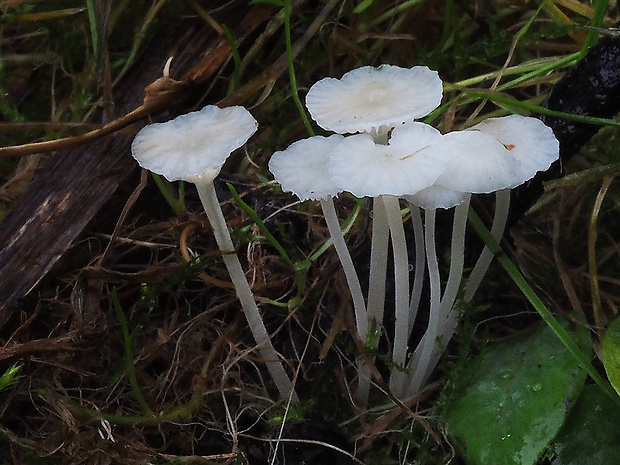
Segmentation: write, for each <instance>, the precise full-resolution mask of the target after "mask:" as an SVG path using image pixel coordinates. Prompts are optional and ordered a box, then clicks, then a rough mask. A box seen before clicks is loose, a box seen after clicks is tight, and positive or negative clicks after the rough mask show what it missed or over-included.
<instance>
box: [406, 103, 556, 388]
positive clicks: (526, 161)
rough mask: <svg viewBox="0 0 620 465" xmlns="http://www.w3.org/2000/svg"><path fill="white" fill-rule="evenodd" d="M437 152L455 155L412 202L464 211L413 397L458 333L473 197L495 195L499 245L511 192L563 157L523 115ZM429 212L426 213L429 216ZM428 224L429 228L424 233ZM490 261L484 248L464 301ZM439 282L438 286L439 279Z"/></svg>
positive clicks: (473, 131) (492, 122)
mask: <svg viewBox="0 0 620 465" xmlns="http://www.w3.org/2000/svg"><path fill="white" fill-rule="evenodd" d="M437 149H438V150H446V151H451V152H454V153H456V155H455V156H454V158H453V159H452V161H451V163H450V165H449V167H448V168H447V169H446V170H445V171H444V173H443V174H442V175H441V176H440V177H439V178H438V179H437V181H436V183H435V185H433V186H431V187H430V188H428V189H426V190H424V191H421V192H419V193H418V194H416V195H414V196H412V197H411V198H410V200H411V201H412V202H414V203H418V204H421V205H423V206H424V207H425V208H427V209H430V208H438V207H441V208H447V207H450V206H451V205H450V203H452V202H454V204H455V205H456V204H459V203H460V205H459V206H458V207H457V209H456V213H455V220H454V225H453V231H452V248H451V257H452V259H451V263H450V271H449V276H448V282H447V284H446V289H445V291H444V294H443V296H442V298H441V301H440V302H439V304H437V302H436V301H435V306H433V305H432V304H431V317H430V321H429V327H428V330H427V332H426V333H425V335H424V337H423V339H422V341H421V342H420V344H419V346H418V348H417V349H416V351H415V352H414V354H413V357H412V358H411V361H410V364H409V367H410V368H411V369H412V376H411V378H410V381H409V393H410V394H411V393H414V392H416V391H417V390H418V389H419V388H420V387H421V386H422V385H423V383H424V382H425V381H426V379H427V378H428V376H429V375H430V372H431V370H432V369H433V368H434V367H435V365H436V364H437V361H438V359H439V356H440V355H441V352H442V350H443V348H444V347H445V346H446V344H447V343H448V341H449V340H450V338H451V337H452V335H453V333H454V331H455V330H456V325H457V313H456V311H455V309H454V302H455V300H456V295H457V292H458V289H459V285H460V281H461V277H462V270H463V254H464V236H465V227H466V218H467V211H466V208H467V206H468V201H469V195H470V194H471V193H490V192H496V205H495V218H494V221H493V226H492V228H491V231H492V234H493V235H494V237H495V239H496V240H499V238H500V237H501V236H502V235H503V230H504V226H505V223H506V219H507V216H508V208H509V204H510V191H509V190H510V189H511V188H514V187H516V186H518V185H520V184H522V183H524V182H525V181H527V180H529V179H531V178H532V177H533V176H534V175H535V174H536V173H537V172H538V171H544V170H546V169H547V168H549V166H550V165H551V164H552V163H553V162H554V161H556V160H557V159H558V157H559V143H558V141H557V139H556V138H555V136H554V135H553V131H552V130H551V129H550V128H549V127H547V126H545V125H544V124H543V123H542V122H541V121H540V120H538V119H535V118H529V117H524V116H519V115H511V116H506V117H502V118H489V119H487V120H484V121H483V122H481V123H479V124H477V125H475V126H473V127H471V128H469V129H467V130H464V131H455V132H452V133H448V134H446V135H444V138H443V140H442V142H441V143H440V144H438V145H437ZM433 194H437V198H436V199H433ZM459 194H460V195H459ZM461 202H462V203H461ZM464 206H465V207H464ZM431 211H432V210H427V214H428V213H429V212H431ZM432 215H434V213H432ZM429 224H430V223H429V222H427V225H426V228H428V227H429ZM426 232H427V236H428V237H429V240H434V238H433V235H432V234H431V232H429V231H428V230H427V231H426ZM432 247H434V245H433V246H432ZM427 249H428V243H427ZM427 254H428V252H427ZM491 259H492V254H491V252H490V251H489V250H488V249H487V248H486V247H485V249H484V250H483V252H482V254H481V256H480V258H479V259H478V262H477V263H476V265H475V266H474V268H473V270H472V272H471V273H470V277H469V280H468V283H467V285H466V286H465V294H464V299H465V301H468V300H470V299H471V298H472V297H473V295H474V293H475V291H476V289H477V288H478V286H479V284H480V282H481V281H482V277H483V276H484V274H485V272H486V270H487V269H488V267H489V264H490V262H491ZM429 260H430V257H429ZM429 268H430V265H429ZM435 281H436V282H438V275H437V276H435ZM432 286H433V283H432V282H431V287H432Z"/></svg>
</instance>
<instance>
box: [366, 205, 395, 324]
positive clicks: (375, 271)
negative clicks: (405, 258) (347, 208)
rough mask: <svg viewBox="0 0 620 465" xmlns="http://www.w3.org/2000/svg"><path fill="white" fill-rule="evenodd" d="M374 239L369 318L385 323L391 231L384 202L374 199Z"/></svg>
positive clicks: (369, 288) (371, 254) (371, 249)
mask: <svg viewBox="0 0 620 465" xmlns="http://www.w3.org/2000/svg"><path fill="white" fill-rule="evenodd" d="M372 205H373V208H372V238H371V243H370V276H369V278H368V318H369V319H370V320H371V321H372V320H373V319H374V320H375V321H376V323H377V325H378V326H381V325H382V323H383V312H384V307H385V280H386V278H387V261H388V243H389V238H390V236H389V235H390V229H389V226H388V220H387V216H386V213H385V207H384V205H383V202H382V201H381V199H379V198H374V199H373V204H372Z"/></svg>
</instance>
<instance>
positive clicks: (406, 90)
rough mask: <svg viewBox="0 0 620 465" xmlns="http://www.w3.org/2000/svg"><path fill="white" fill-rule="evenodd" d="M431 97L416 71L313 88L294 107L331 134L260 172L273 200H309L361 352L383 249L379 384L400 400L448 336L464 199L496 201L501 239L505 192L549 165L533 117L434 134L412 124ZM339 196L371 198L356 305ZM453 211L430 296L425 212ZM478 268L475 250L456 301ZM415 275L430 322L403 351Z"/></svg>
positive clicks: (364, 380)
mask: <svg viewBox="0 0 620 465" xmlns="http://www.w3.org/2000/svg"><path fill="white" fill-rule="evenodd" d="M442 91H443V86H442V81H441V79H440V78H439V76H438V74H437V72H435V71H432V70H430V69H429V68H427V67H423V66H415V67H413V68H409V69H406V68H400V67H397V66H391V65H382V66H380V67H378V68H374V67H370V66H365V67H362V68H358V69H355V70H353V71H350V72H348V73H346V74H345V75H344V76H343V77H342V78H341V79H334V78H325V79H322V80H320V81H318V82H317V83H315V84H314V85H313V86H312V87H311V88H310V90H309V91H308V94H307V97H306V106H307V108H308V111H309V112H310V115H311V116H312V118H313V119H314V120H315V122H316V123H317V124H318V125H319V126H320V127H322V128H323V129H325V130H328V131H332V132H334V133H336V134H334V135H332V136H329V137H323V136H314V137H310V138H308V139H304V140H300V141H297V142H295V143H293V144H292V145H291V146H289V147H288V148H287V149H285V150H283V151H279V152H276V153H274V154H273V156H272V158H271V160H270V163H269V168H270V170H271V172H272V173H273V175H274V177H275V178H276V180H277V181H278V182H279V183H280V184H281V186H282V188H283V190H285V191H288V192H292V193H294V194H295V195H297V196H298V197H299V198H300V199H301V200H320V201H321V205H322V207H323V211H324V214H325V219H326V223H327V225H328V227H329V230H330V234H331V235H332V237H333V239H334V245H335V248H336V251H337V254H338V256H339V258H340V260H341V262H342V265H343V269H344V272H345V276H346V279H347V282H348V284H349V287H350V290H351V295H352V300H353V306H354V311H355V317H356V324H357V331H358V334H359V337H360V338H361V339H362V341H363V342H364V343H367V342H368V341H369V336H370V335H369V328H371V323H373V322H374V324H376V325H378V326H381V325H382V323H383V314H384V301H385V284H386V274H387V260H388V248H389V243H390V242H391V245H392V257H393V268H394V282H395V309H394V313H395V327H394V337H393V346H392V354H391V358H392V362H393V367H395V368H394V369H392V371H391V373H390V380H389V387H390V390H391V391H392V393H393V394H394V395H396V396H399V397H401V398H406V397H407V396H410V395H412V394H414V393H415V392H417V391H418V390H419V389H420V388H421V387H422V386H423V384H424V383H425V382H426V380H427V379H428V376H429V375H430V373H431V371H432V369H433V368H434V366H435V365H436V363H437V361H438V359H439V356H440V354H441V352H442V350H443V348H444V347H445V345H446V344H447V342H448V341H449V339H450V338H451V337H452V335H453V333H454V330H455V329H456V322H457V312H456V311H455V309H454V307H455V301H456V297H457V294H458V290H459V288H460V284H461V280H462V275H463V260H464V258H463V257H464V237H465V228H466V222H467V212H468V209H469V198H470V196H471V194H474V193H491V192H497V193H498V194H497V202H496V204H497V206H496V216H495V220H494V225H493V228H492V232H493V234H495V236H496V237H498V236H501V234H502V233H503V228H504V224H505V220H506V216H507V209H508V202H509V198H510V197H509V193H508V191H509V189H511V188H514V187H516V186H518V185H520V184H522V183H524V182H525V181H527V180H528V179H530V178H532V177H533V176H534V175H535V174H536V172H538V171H542V170H545V169H547V168H548V167H549V166H550V165H551V163H552V162H553V161H555V160H556V159H557V158H558V156H559V144H558V142H557V140H556V139H555V137H554V135H553V132H552V131H551V129H550V128H548V127H547V126H545V125H544V124H543V123H542V122H541V121H540V120H538V119H535V118H530V117H524V116H519V115H511V116H506V117H500V118H489V119H487V120H485V121H483V122H481V123H479V124H477V125H476V126H473V127H471V128H468V129H465V130H462V131H453V132H449V133H446V134H441V133H440V132H439V131H438V130H437V129H435V128H433V127H431V126H430V125H427V124H425V123H421V122H416V121H414V120H415V119H417V118H421V117H423V116H425V115H427V114H428V113H430V112H431V111H432V110H433V109H435V108H436V107H437V106H438V105H439V104H440V102H441V99H442ZM341 192H349V193H351V194H353V195H355V196H357V197H371V198H373V212H372V217H373V225H372V239H371V258H370V276H369V286H368V295H367V296H366V298H364V295H363V293H362V290H361V287H360V284H359V278H358V276H357V275H356V272H355V269H354V268H353V262H352V260H351V257H350V254H349V252H348V250H347V248H346V242H345V241H344V238H343V237H342V232H341V230H340V227H339V223H338V219H337V218H336V216H335V209H334V205H333V198H334V197H336V196H337V195H338V194H339V193H341ZM401 200H403V201H407V202H409V205H410V207H411V217H412V220H413V229H414V241H415V243H414V247H415V257H416V259H415V272H414V279H413V285H412V286H411V289H410V281H409V261H408V250H407V242H406V239H405V234H404V228H403V221H402V215H401ZM453 207H455V214H454V225H453V232H452V244H451V262H450V268H449V275H448V279H447V282H446V284H445V287H444V289H443V292H442V289H441V279H440V274H439V266H438V260H437V254H436V251H435V211H436V209H437V208H443V209H448V208H453ZM422 211H423V212H424V219H422V214H421V212H422ZM390 239H391V240H390ZM490 261H491V255H490V254H489V253H488V251H484V252H483V253H482V255H481V257H480V259H479V261H478V263H477V264H476V266H475V267H474V270H473V272H472V274H471V276H470V280H469V282H468V284H467V286H466V288H465V298H466V299H471V297H472V296H473V294H474V292H475V290H476V288H477V287H478V285H479V283H480V281H481V279H482V276H483V275H484V273H485V271H486V269H487V268H488V265H489V263H490ZM426 270H427V271H428V280H429V283H430V304H429V305H430V319H429V323H428V327H427V328H426V332H425V334H424V337H423V338H422V340H421V341H420V342H419V344H418V346H417V347H416V348H415V349H414V350H410V349H409V346H408V342H409V339H410V335H411V331H412V328H413V324H414V321H415V317H416V314H417V309H418V306H419V303H420V299H421V290H422V283H423V281H424V276H425V274H426V273H425V271H426ZM359 368H360V371H359V383H358V397H359V400H360V402H362V403H364V402H366V400H367V398H368V394H369V389H370V370H369V367H367V366H364V364H363V363H360V366H359Z"/></svg>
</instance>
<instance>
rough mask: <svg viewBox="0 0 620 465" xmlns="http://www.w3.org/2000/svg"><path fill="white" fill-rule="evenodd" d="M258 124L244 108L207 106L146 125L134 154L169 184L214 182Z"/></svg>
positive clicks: (135, 146)
mask: <svg viewBox="0 0 620 465" xmlns="http://www.w3.org/2000/svg"><path fill="white" fill-rule="evenodd" d="M257 128H258V123H257V122H256V120H255V119H254V117H253V116H252V115H251V114H250V112H249V111H247V110H246V109H245V108H243V107H239V106H236V107H227V108H219V107H217V106H215V105H208V106H206V107H204V108H203V109H202V110H200V111H194V112H191V113H187V114H184V115H180V116H178V117H176V118H175V119H173V120H170V121H167V122H165V123H155V124H150V125H148V126H145V127H144V128H143V129H142V130H141V131H140V132H139V133H138V134H137V135H136V137H135V139H134V141H133V143H132V145H131V152H132V154H133V157H134V158H135V159H136V161H137V162H138V163H139V164H140V166H141V167H142V168H145V169H147V170H149V171H153V172H154V173H157V174H161V175H162V176H164V177H165V178H166V179H167V180H169V181H179V180H181V179H183V180H186V181H190V182H194V179H197V178H202V180H203V181H207V180H211V181H212V180H213V179H215V177H216V176H217V175H218V174H219V172H220V169H221V168H222V165H223V164H224V162H225V161H226V159H227V158H228V156H229V155H230V154H231V152H233V151H234V150H236V149H238V148H239V147H241V146H242V145H243V144H245V143H246V142H247V141H248V139H249V138H250V137H251V136H252V135H253V134H254V133H255V132H256V129H257Z"/></svg>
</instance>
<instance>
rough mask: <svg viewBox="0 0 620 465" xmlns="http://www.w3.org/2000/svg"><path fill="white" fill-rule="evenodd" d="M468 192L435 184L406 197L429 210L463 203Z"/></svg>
mask: <svg viewBox="0 0 620 465" xmlns="http://www.w3.org/2000/svg"><path fill="white" fill-rule="evenodd" d="M468 195H470V194H469V193H468V192H459V191H455V190H452V189H448V188H446V187H443V186H440V185H438V184H433V185H432V186H429V187H427V188H425V189H422V190H421V191H420V192H418V193H417V194H414V195H408V196H406V197H405V199H406V200H407V201H408V202H411V203H412V204H414V205H416V206H418V207H422V208H424V209H427V210H433V209H435V208H445V209H448V208H452V207H456V206H457V205H459V204H460V203H462V202H463V201H464V200H465V199H466V198H467V196H468Z"/></svg>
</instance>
